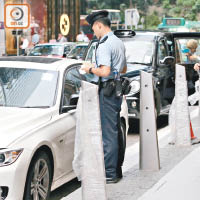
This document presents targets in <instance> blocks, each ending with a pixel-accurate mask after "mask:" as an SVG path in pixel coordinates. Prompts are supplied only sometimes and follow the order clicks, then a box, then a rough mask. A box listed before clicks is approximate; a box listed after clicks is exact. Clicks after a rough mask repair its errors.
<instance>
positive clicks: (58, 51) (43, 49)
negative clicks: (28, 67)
mask: <svg viewBox="0 0 200 200" xmlns="http://www.w3.org/2000/svg"><path fill="white" fill-rule="evenodd" d="M29 55H30V56H48V55H60V56H61V55H63V46H62V45H40V46H35V47H34V49H33V50H32V51H31V52H30V54H29Z"/></svg>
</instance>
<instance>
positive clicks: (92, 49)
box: [85, 42, 97, 63]
mask: <svg viewBox="0 0 200 200" xmlns="http://www.w3.org/2000/svg"><path fill="white" fill-rule="evenodd" d="M96 45H97V42H93V43H92V45H91V46H90V49H89V50H88V53H87V55H86V58H85V60H86V61H90V62H92V63H95V49H96Z"/></svg>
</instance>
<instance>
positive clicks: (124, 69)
mask: <svg viewBox="0 0 200 200" xmlns="http://www.w3.org/2000/svg"><path fill="white" fill-rule="evenodd" d="M126 71H127V66H124V68H123V70H122V71H121V73H122V74H125V73H126Z"/></svg>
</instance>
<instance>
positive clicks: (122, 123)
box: [121, 120, 126, 153]
mask: <svg viewBox="0 0 200 200" xmlns="http://www.w3.org/2000/svg"><path fill="white" fill-rule="evenodd" d="M121 131H122V138H123V150H124V153H125V150H126V125H125V123H124V121H123V120H121Z"/></svg>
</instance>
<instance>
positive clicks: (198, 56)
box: [175, 38, 200, 64]
mask: <svg viewBox="0 0 200 200" xmlns="http://www.w3.org/2000/svg"><path fill="white" fill-rule="evenodd" d="M175 52H176V62H177V63H182V64H194V63H196V62H199V61H200V38H181V39H180V38H176V39H175Z"/></svg>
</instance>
